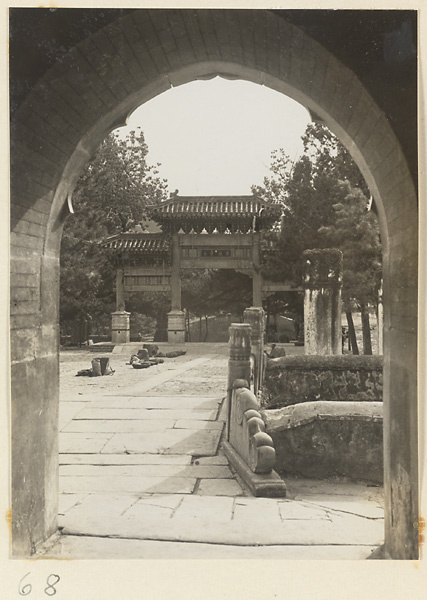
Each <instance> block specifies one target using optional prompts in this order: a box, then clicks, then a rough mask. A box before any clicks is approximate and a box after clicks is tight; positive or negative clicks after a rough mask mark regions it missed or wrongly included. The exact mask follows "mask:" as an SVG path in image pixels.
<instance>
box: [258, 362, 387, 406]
mask: <svg viewBox="0 0 427 600" xmlns="http://www.w3.org/2000/svg"><path fill="white" fill-rule="evenodd" d="M382 367H383V359H382V356H354V355H343V356H284V357H281V358H274V359H270V360H268V362H267V366H266V373H265V380H264V386H263V404H264V406H265V407H266V408H279V407H281V406H289V405H292V404H299V403H301V402H315V401H318V400H322V401H323V400H325V401H333V400H334V401H354V402H360V401H365V402H366V401H368V402H381V401H382V394H383V372H382Z"/></svg>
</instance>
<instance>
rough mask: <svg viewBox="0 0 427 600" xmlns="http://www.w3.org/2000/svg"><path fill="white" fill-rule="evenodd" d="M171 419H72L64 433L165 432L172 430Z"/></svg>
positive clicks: (172, 423) (172, 421) (173, 423)
mask: <svg viewBox="0 0 427 600" xmlns="http://www.w3.org/2000/svg"><path fill="white" fill-rule="evenodd" d="M175 423H176V421H174V420H173V419H150V420H148V419H133V420H131V419H105V420H103V419H74V420H73V421H71V423H69V424H68V425H67V426H66V427H64V428H63V430H62V431H64V432H77V433H79V432H80V433H140V432H143V431H158V432H159V431H166V429H172V428H173V427H174V425H175Z"/></svg>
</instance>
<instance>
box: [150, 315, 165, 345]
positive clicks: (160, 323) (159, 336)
mask: <svg viewBox="0 0 427 600" xmlns="http://www.w3.org/2000/svg"><path fill="white" fill-rule="evenodd" d="M153 341H154V342H167V341H168V313H167V310H166V309H162V310H160V311H159V313H158V315H157V319H156V331H155V333H154V340H153Z"/></svg>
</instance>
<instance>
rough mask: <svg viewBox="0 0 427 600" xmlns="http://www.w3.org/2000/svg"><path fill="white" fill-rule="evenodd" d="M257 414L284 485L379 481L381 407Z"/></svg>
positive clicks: (322, 406)
mask: <svg viewBox="0 0 427 600" xmlns="http://www.w3.org/2000/svg"><path fill="white" fill-rule="evenodd" d="M261 412H262V417H263V419H264V422H265V423H266V432H267V433H268V435H270V436H271V438H272V439H273V442H274V446H275V449H276V466H275V469H276V471H277V472H278V473H279V474H280V475H281V476H282V477H284V478H285V481H286V475H294V476H295V475H296V476H302V477H309V478H315V479H323V478H326V477H333V476H340V477H348V478H349V479H352V480H357V481H367V482H371V483H375V484H381V483H382V482H383V404H382V402H305V403H303V404H297V405H294V406H287V407H284V408H280V409H276V410H263V411H261Z"/></svg>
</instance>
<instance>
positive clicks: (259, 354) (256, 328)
mask: <svg viewBox="0 0 427 600" xmlns="http://www.w3.org/2000/svg"><path fill="white" fill-rule="evenodd" d="M243 320H244V322H245V323H248V324H249V325H250V326H251V354H252V356H253V357H254V360H255V373H254V390H253V391H254V394H257V393H258V391H259V389H260V387H261V386H262V379H263V372H264V334H265V312H264V310H263V309H262V308H258V307H255V306H251V307H250V308H247V309H246V310H245V311H244V313H243Z"/></svg>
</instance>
